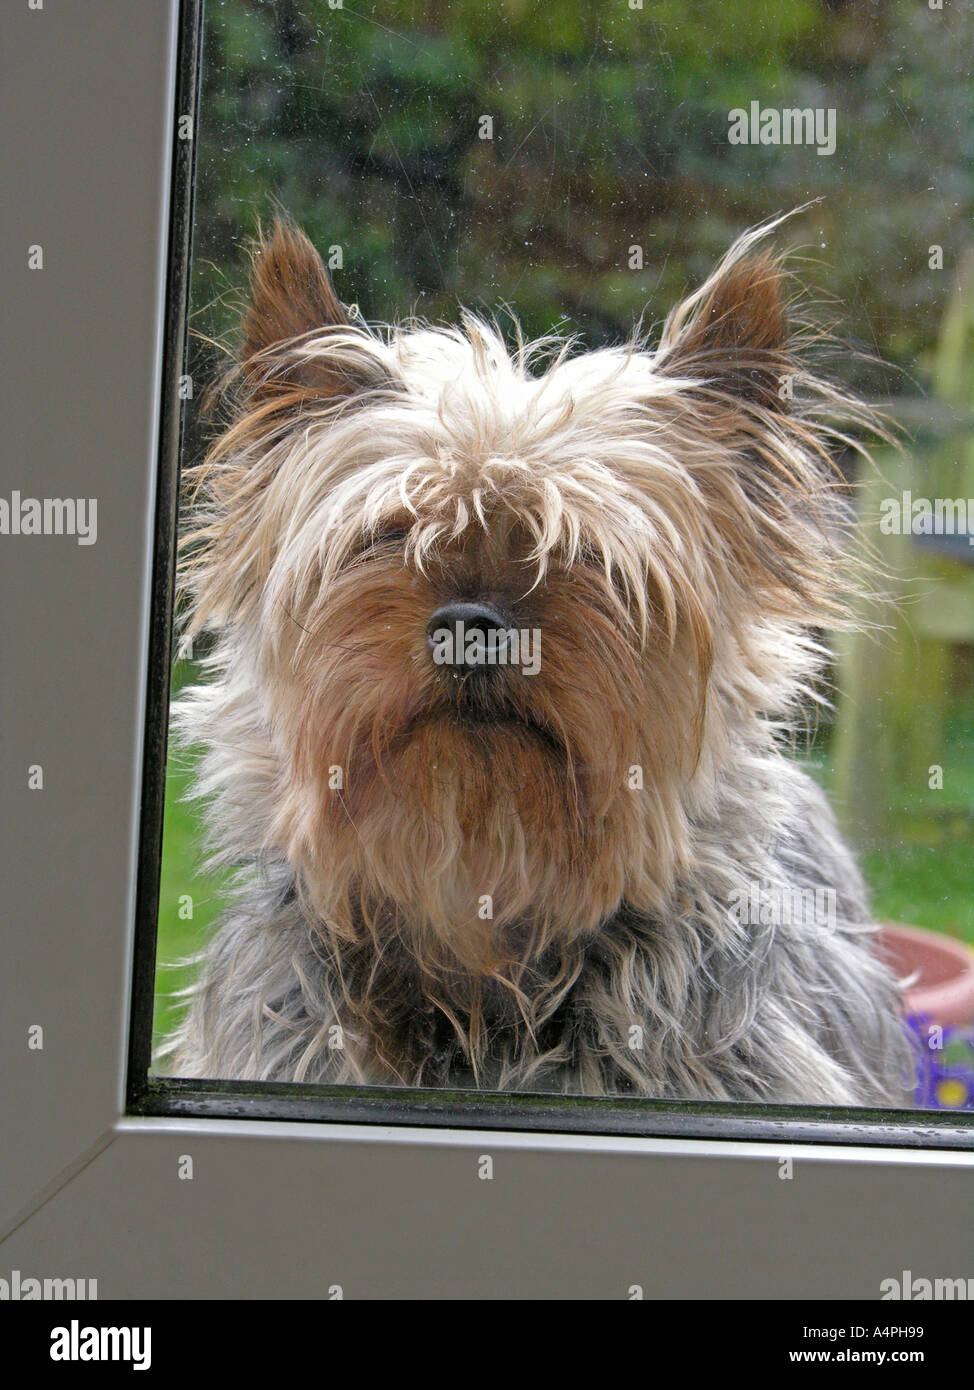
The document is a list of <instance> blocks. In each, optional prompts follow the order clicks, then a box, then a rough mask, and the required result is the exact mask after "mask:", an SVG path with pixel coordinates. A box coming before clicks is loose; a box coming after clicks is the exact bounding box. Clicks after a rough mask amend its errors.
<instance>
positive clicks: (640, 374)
mask: <svg viewBox="0 0 974 1390" xmlns="http://www.w3.org/2000/svg"><path fill="white" fill-rule="evenodd" d="M972 45H974V15H972V13H971V12H970V10H969V9H966V8H963V7H953V8H950V7H940V6H937V5H935V4H933V3H931V4H929V5H925V4H916V3H907V0H888V3H883V4H878V5H870V6H860V5H855V4H851V3H844V0H829V2H828V3H826V2H825V0H803V2H802V3H778V4H768V5H763V6H759V7H755V6H754V5H753V4H745V3H740V0H731V2H730V3H729V0H720V3H718V2H717V0H704V3H700V4H696V5H693V6H689V7H688V6H687V5H685V4H681V3H676V2H675V0H672V2H671V0H661V3H653V4H649V3H646V4H645V5H643V4H641V3H637V0H612V2H611V3H609V2H608V0H607V2H606V3H599V4H581V3H577V0H547V3H545V4H543V5H534V4H527V3H522V0H495V3H494V4H492V5H491V6H490V7H489V8H488V9H485V8H484V6H483V5H482V4H480V3H474V0H399V2H398V3H384V4H382V5H381V6H379V5H374V4H370V3H368V2H367V0H361V2H360V3H358V2H357V3H355V4H354V5H351V4H350V5H347V6H345V5H342V3H341V0H331V2H330V3H329V0H315V2H313V0H289V3H279V4H268V3H260V2H259V0H210V3H209V4H208V5H207V7H206V16H205V36H204V45H203V71H202V95H201V105H200V111H199V122H198V129H197V140H198V148H197V179H196V188H195V214H194V229H193V264H192V281H191V320H190V324H191V331H192V341H191V346H190V359H189V363H188V382H189V390H188V392H187V394H188V396H189V399H188V400H187V402H186V416H185V439H184V447H183V458H182V470H183V490H182V501H181V510H180V522H179V526H180V535H181V546H182V559H181V562H180V563H181V576H182V577H181V580H180V589H179V592H180V597H179V600H178V602H177V621H178V625H179V633H180V638H179V641H180V647H179V652H178V654H177V656H176V659H175V661H174V665H173V675H172V696H173V705H172V721H173V722H172V731H171V734H170V745H169V757H168V766H167V790H166V806H165V819H164V843H163V861H162V880H161V891H160V904H159V939H158V953H157V994H156V1009H155V1037H156V1044H157V1053H156V1058H155V1061H154V1070H155V1071H156V1072H158V1073H161V1074H164V1075H176V1076H184V1077H207V1078H211V1079H212V1078H218V1079H224V1080H229V1081H234V1080H236V1081H241V1080H246V1081H267V1082H281V1081H287V1082H307V1083H323V1084H345V1085H347V1084H354V1085H363V1086H370V1085H372V1086H374V1085H383V1086H389V1085H406V1086H411V1087H415V1086H430V1087H448V1088H451V1089H465V1090H466V1089H483V1090H489V1091H512V1092H516V1091H527V1092H531V1091H534V1092H548V1093H568V1094H575V1093H580V1094H588V1095H612V1096H617V1095H629V1096H645V1097H647V1098H651V1099H656V1100H659V1099H666V1100H677V1099H689V1100H696V1101H725V1100H731V1101H742V1102H747V1101H751V1102H761V1103H768V1104H792V1105H819V1106H823V1105H828V1106H835V1105H838V1106H858V1107H862V1106H869V1107H877V1108H883V1109H890V1108H893V1109H898V1108H904V1107H910V1106H914V1107H918V1108H923V1109H940V1110H955V1111H963V1110H970V1109H974V1031H972V1029H974V970H972V961H974V956H972V953H971V952H972V942H974V884H972V868H971V863H972V854H971V842H972V834H971V832H972V815H974V811H972V808H974V737H972V736H974V433H972V405H974V239H972V235H971V226H972V221H971V213H972V203H974V177H972V172H971V162H970V152H971V149H972V143H974V91H972V88H971V84H970V81H969V74H968V72H967V66H968V55H969V54H970V52H971V48H972ZM698 291H699V293H698ZM529 345H533V346H529ZM201 952H202V959H198V960H196V961H194V962H190V961H189V957H192V956H196V955H198V954H199V953H201ZM187 990H188V991H190V994H189V995H187V994H186V993H185V991H187Z"/></svg>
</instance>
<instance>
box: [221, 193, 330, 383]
mask: <svg viewBox="0 0 974 1390" xmlns="http://www.w3.org/2000/svg"><path fill="white" fill-rule="evenodd" d="M349 325H350V320H349V317H348V314H347V313H346V312H345V308H344V305H343V304H342V303H341V301H340V299H339V298H338V295H337V294H336V293H335V287H334V285H333V284H332V282H331V277H330V276H329V274H328V271H327V270H326V268H325V264H324V262H323V261H322V259H321V257H320V256H319V254H318V252H317V251H316V250H315V248H314V246H313V245H312V244H311V242H310V240H309V239H308V237H307V236H306V235H305V233H304V232H303V231H301V229H300V228H299V227H296V226H295V225H294V223H293V222H291V221H290V220H289V219H287V218H285V217H281V216H278V217H277V218H275V221H274V225H273V227H272V229H271V232H270V234H269V235H263V234H261V235H259V236H258V238H257V241H256V243H255V245H254V248H253V251H252V256H251V269H250V296H249V302H248V304H247V308H246V310H245V312H244V315H243V319H242V322H241V333H240V343H239V347H238V351H237V357H238V361H239V363H240V366H241V368H242V369H243V372H244V375H245V380H246V381H247V383H248V387H249V393H250V394H251V395H252V396H260V395H264V394H267V393H269V392H274V391H279V390H280V389H281V387H282V386H287V387H294V386H296V385H298V386H305V387H308V388H312V389H313V388H315V387H316V386H318V387H321V388H322V389H324V390H326V391H327V393H328V394H331V393H332V392H331V391H328V386H329V380H328V373H327V372H325V371H322V370H321V369H320V367H318V366H317V365H316V364H314V363H310V362H309V363H308V364H306V365H301V364H299V363H298V362H296V361H295V358H294V356H293V354H289V353H287V352H286V351H285V349H286V348H287V347H288V346H289V345H292V344H293V343H294V340H295V339H299V338H301V337H303V336H305V335H307V334H309V333H313V332H314V331H315V330H316V329H320V330H321V331H322V332H325V331H326V330H328V329H341V328H348V327H349ZM277 349H280V351H279V352H278V351H276V350H277ZM331 384H332V387H333V386H334V383H331Z"/></svg>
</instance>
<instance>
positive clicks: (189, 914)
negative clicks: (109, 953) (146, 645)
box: [153, 662, 224, 1042]
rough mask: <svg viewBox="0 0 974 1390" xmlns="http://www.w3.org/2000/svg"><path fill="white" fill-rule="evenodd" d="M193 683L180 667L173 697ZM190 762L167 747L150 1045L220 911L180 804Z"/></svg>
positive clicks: (191, 821)
mask: <svg viewBox="0 0 974 1390" xmlns="http://www.w3.org/2000/svg"><path fill="white" fill-rule="evenodd" d="M195 679H196V673H195V670H194V668H192V667H191V666H190V665H189V663H185V662H184V663H180V664H179V666H178V667H177V670H176V675H175V677H174V680H173V694H175V693H176V692H177V691H178V690H179V689H180V687H181V686H182V685H183V684H187V683H189V682H191V681H192V680H195ZM193 763H194V760H193V759H192V758H190V757H188V756H187V755H186V754H185V753H183V752H175V751H174V749H173V746H172V744H170V749H169V764H168V766H167V768H166V805H165V812H164V817H165V818H164V822H163V839H162V874H161V879H160V888H159V938H158V941H159V944H158V950H157V955H156V999H155V1013H154V1019H153V1034H154V1041H155V1042H158V1041H159V1040H160V1038H161V1037H163V1036H164V1035H165V1034H166V1033H168V1032H169V1030H170V1029H171V1028H172V1027H173V1025H174V1024H175V1023H176V1021H177V1019H178V1017H179V1014H180V1012H181V1004H180V1001H179V999H178V998H176V997H175V992H176V991H178V990H180V989H183V988H185V986H186V985H188V984H190V983H191V981H192V979H193V976H194V973H195V972H194V967H193V966H192V964H182V963H181V962H183V961H185V960H186V958H187V957H190V956H192V955H194V954H195V953H197V952H198V951H199V950H200V948H201V946H202V945H203V944H204V942H205V941H206V939H207V936H208V934H209V928H210V927H211V926H212V925H213V924H214V923H215V921H216V918H217V917H218V916H219V914H220V910H221V908H222V906H223V888H224V876H223V875H219V874H207V873H205V872H204V870H203V867H202V863H203V858H204V853H203V850H202V847H201V841H202V827H201V823H200V817H199V810H198V806H197V805H196V804H195V803H189V802H187V801H186V800H185V797H186V794H187V792H188V791H189V787H190V783H191V781H192V777H193Z"/></svg>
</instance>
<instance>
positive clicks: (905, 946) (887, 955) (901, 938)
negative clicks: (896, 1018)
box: [876, 922, 974, 1028]
mask: <svg viewBox="0 0 974 1390" xmlns="http://www.w3.org/2000/svg"><path fill="white" fill-rule="evenodd" d="M876 945H877V949H878V950H879V953H880V955H881V956H882V957H883V959H884V960H885V961H886V962H887V964H888V965H889V966H890V968H891V969H892V971H893V972H894V974H895V975H896V977H897V979H899V980H905V981H906V985H905V988H904V993H903V997H904V1002H905V1004H906V1010H907V1013H910V1014H918V1015H919V1016H921V1017H922V1018H929V1019H930V1020H931V1022H934V1023H942V1024H948V1025H950V1026H951V1027H954V1028H963V1027H966V1026H967V1025H968V1024H971V1023H974V951H972V950H971V948H970V947H969V946H966V945H965V944H964V942H963V941H955V940H954V938H953V937H951V936H943V935H941V933H940V932H934V931H927V929H926V928H925V927H905V926H903V925H901V923H899V922H884V923H883V925H882V926H881V927H880V930H879V933H878V935H877V937H876Z"/></svg>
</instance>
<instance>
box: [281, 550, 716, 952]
mask: <svg viewBox="0 0 974 1390" xmlns="http://www.w3.org/2000/svg"><path fill="white" fill-rule="evenodd" d="M389 578H391V576H386V580H385V581H383V580H382V578H381V576H380V575H379V574H378V573H376V574H374V575H371V574H370V575H368V576H366V573H365V572H363V574H361V575H358V576H357V580H358V582H357V584H356V585H354V586H353V585H351V584H349V585H348V593H347V594H346V595H343V596H341V597H343V599H344V601H343V602H342V603H341V604H339V603H337V602H336V603H333V605H332V606H331V608H330V610H329V612H328V614H327V621H326V623H325V624H324V625H323V627H322V628H321V629H320V630H322V631H327V632H328V634H329V640H328V641H327V642H323V641H320V640H319V641H317V642H316V641H315V640H313V639H312V640H309V639H308V638H307V635H306V636H305V638H304V639H299V640H298V641H297V643H296V647H295V650H294V652H292V653H291V654H290V655H289V658H288V665H289V669H290V670H292V671H293V670H295V669H296V668H300V666H301V661H302V654H303V657H304V658H306V659H307V660H308V661H309V663H310V666H309V669H308V671H307V674H306V675H305V677H304V679H303V680H302V681H301V682H300V683H299V684H298V685H297V686H295V685H294V684H293V683H292V684H291V685H290V691H291V699H290V703H289V708H288V709H287V711H286V715H285V718H284V720H283V722H282V724H281V733H280V740H281V748H282V754H286V755H287V757H288V768H289V770H288V774H287V785H286V789H285V790H284V792H283V794H282V798H281V805H280V812H279V817H278V823H277V827H276V838H277V839H278V842H279V843H281V844H282V847H283V848H284V849H285V852H286V853H287V855H288V857H289V859H290V860H291V862H292V863H293V864H294V865H295V866H296V868H297V869H298V871H299V878H300V883H301V888H302V891H303V893H304V894H305V895H306V897H307V898H308V900H309V902H310V903H311V905H312V906H313V908H314V911H315V913H316V915H317V916H318V917H319V918H321V919H323V920H324V921H326V922H327V923H328V924H329V928H330V930H331V931H333V932H337V933H339V934H340V935H344V936H345V937H346V938H348V939H349V940H351V939H354V938H357V937H359V936H360V935H361V933H362V931H363V929H365V930H367V931H369V932H370V933H371V935H372V936H373V937H374V938H375V943H376V946H377V947H378V948H379V949H380V950H381V948H382V945H383V942H388V941H389V940H390V939H391V938H392V937H393V936H399V937H401V938H403V939H406V940H408V941H409V943H410V949H411V951H412V953H413V954H414V956H415V957H416V959H417V960H419V961H420V963H421V965H422V968H423V969H424V970H427V971H428V972H429V973H430V974H431V975H441V976H442V975H444V974H449V973H452V972H455V971H461V972H463V971H466V972H470V973H473V974H476V975H478V976H481V977H484V976H488V975H495V976H504V977H505V978H506V977H509V976H510V975H511V974H512V973H516V969H517V967H518V965H520V964H525V963H527V962H530V961H532V960H536V959H537V958H538V957H539V956H540V955H541V954H542V953H543V952H544V951H545V950H546V949H547V948H548V946H549V945H550V944H551V943H552V941H553V940H555V939H557V940H559V941H561V942H562V943H564V942H566V941H568V942H570V941H575V940H577V939H579V938H580V937H582V936H584V935H585V934H586V933H589V932H591V931H593V930H594V929H595V928H596V927H597V926H598V925H599V923H600V922H603V921H604V920H605V919H606V918H607V917H608V916H609V915H610V914H611V913H612V912H614V911H615V910H616V909H617V908H618V907H619V905H620V903H621V902H622V901H623V900H624V899H625V900H626V901H628V902H630V903H637V904H640V905H642V906H645V907H647V908H653V907H655V908H657V909H658V908H659V906H660V903H661V900H662V899H663V898H664V897H665V892H666V887H667V886H668V885H669V884H670V883H671V882H672V878H673V876H674V874H675V871H676V864H677V860H678V844H677V839H678V829H679V826H680V824H681V808H680V805H679V793H678V786H679V783H680V780H681V776H682V775H684V774H685V764H686V761H687V759H688V757H689V756H690V754H689V747H690V744H691V742H692V734H693V730H694V726H695V718H696V695H695V691H696V689H697V684H696V681H695V679H694V675H695V672H694V662H693V654H692V652H691V650H690V647H689V646H688V647H687V649H686V650H684V649H683V648H681V647H680V645H679V644H677V645H676V646H675V647H674V648H670V647H669V646H667V649H666V650H665V652H663V651H661V652H659V653H657V654H655V656H654V654H650V655H648V656H647V654H645V653H644V654H642V656H641V657H640V656H639V654H638V653H637V652H636V650H635V648H634V646H633V643H632V640H631V637H630V636H628V635H627V634H625V633H624V632H623V631H622V625H621V624H620V623H619V622H618V621H617V620H614V615H612V614H611V613H609V612H608V610H607V609H606V607H605V606H604V605H600V604H599V603H598V602H597V601H596V599H597V596H598V594H599V592H600V591H599V588H598V585H597V584H596V583H595V581H592V582H591V584H590V585H589V589H588V590H587V588H586V580H585V577H584V576H583V575H580V574H578V573H574V574H572V575H570V576H566V577H565V579H564V582H563V583H562V584H561V585H560V586H559V582H558V581H555V582H554V583H553V584H552V585H550V586H549V587H548V589H547V590H546V593H545V596H544V607H543V612H544V617H545V626H544V628H543V629H542V640H543V643H544V648H543V657H542V669H541V671H540V673H539V674H538V675H536V676H534V677H529V676H525V675H524V674H523V673H521V672H519V671H511V670H505V669H491V670H486V671H484V670H478V671H474V672H462V673H460V674H459V675H457V674H456V673H452V672H451V673H445V672H442V671H438V670H436V669H435V668H434V667H433V665H432V663H431V661H430V659H429V653H428V651H427V650H426V649H425V646H421V645H419V644H418V642H417V637H416V634H417V633H418V634H423V632H424V624H423V621H422V616H423V615H424V614H425V613H428V612H429V606H428V603H429V600H428V597H427V596H426V595H424V594H422V593H417V592H415V590H414V587H413V586H412V585H409V584H405V585H404V584H403V583H402V578H401V569H400V572H399V575H398V576H397V582H396V583H395V584H390V583H388V579H389ZM370 586H371V587H370ZM589 591H590V592H589ZM304 630H305V631H306V633H307V631H310V630H311V629H310V628H309V627H308V625H307V624H305V625H304ZM363 632H364V633H366V634H367V638H366V640H364V641H363V638H362V636H361V633H363ZM650 707H655V709H656V711H657V714H658V717H659V719H660V722H661V725H663V726H666V727H668V728H669V729H670V731H671V732H670V733H669V734H668V736H667V737H666V738H665V739H663V738H660V737H658V736H657V737H654V736H653V733H652V730H651V729H650V728H649V727H648V721H647V717H646V711H647V708H650ZM634 768H636V769H638V778H637V781H638V785H634V784H633V777H632V771H633V769H634ZM646 786H651V787H652V788H653V791H652V793H651V796H650V798H649V799H650V801H651V803H652V804H651V807H650V811H649V814H647V797H646V792H645V787H646Z"/></svg>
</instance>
